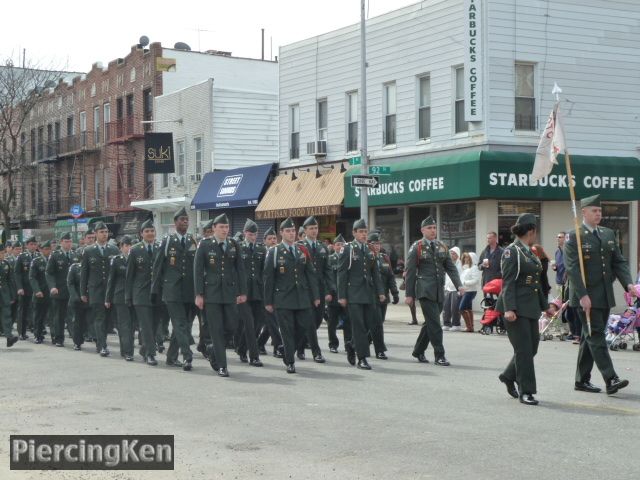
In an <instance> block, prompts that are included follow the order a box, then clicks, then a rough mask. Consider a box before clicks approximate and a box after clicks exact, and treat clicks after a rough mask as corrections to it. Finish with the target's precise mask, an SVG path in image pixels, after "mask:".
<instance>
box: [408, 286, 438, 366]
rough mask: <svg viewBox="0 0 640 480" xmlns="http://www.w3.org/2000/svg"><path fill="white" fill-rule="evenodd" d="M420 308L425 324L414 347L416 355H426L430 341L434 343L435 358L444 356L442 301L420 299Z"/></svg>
mask: <svg viewBox="0 0 640 480" xmlns="http://www.w3.org/2000/svg"><path fill="white" fill-rule="evenodd" d="M420 308H421V309H422V315H423V316H424V324H423V325H422V328H421V329H420V333H419V334H418V339H417V340H416V344H415V346H414V347H413V354H414V355H424V352H425V351H426V350H427V347H428V346H429V343H431V345H433V352H434V354H435V358H441V357H444V345H443V344H442V326H441V325H440V314H441V313H442V303H439V302H432V301H430V300H426V299H423V298H421V299H420Z"/></svg>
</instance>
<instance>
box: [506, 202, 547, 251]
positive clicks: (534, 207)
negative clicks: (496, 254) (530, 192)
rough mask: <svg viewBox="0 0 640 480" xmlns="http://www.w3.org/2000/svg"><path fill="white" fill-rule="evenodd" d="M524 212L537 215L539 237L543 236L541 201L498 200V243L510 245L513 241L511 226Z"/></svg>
mask: <svg viewBox="0 0 640 480" xmlns="http://www.w3.org/2000/svg"><path fill="white" fill-rule="evenodd" d="M523 213H533V214H534V215H535V216H536V220H537V221H538V238H541V235H542V232H541V229H540V225H542V223H541V221H540V202H498V243H499V244H500V245H501V246H505V245H509V244H510V243H511V242H512V241H513V235H512V234H511V227H512V226H513V225H514V224H515V223H516V220H517V218H518V216H519V215H521V214H523Z"/></svg>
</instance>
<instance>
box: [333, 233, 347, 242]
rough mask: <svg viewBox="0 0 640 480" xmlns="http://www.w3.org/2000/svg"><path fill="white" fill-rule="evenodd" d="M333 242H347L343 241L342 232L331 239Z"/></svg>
mask: <svg viewBox="0 0 640 480" xmlns="http://www.w3.org/2000/svg"><path fill="white" fill-rule="evenodd" d="M333 243H347V242H345V241H344V237H343V236H342V234H341V233H340V234H338V236H337V237H336V238H335V239H334V240H333Z"/></svg>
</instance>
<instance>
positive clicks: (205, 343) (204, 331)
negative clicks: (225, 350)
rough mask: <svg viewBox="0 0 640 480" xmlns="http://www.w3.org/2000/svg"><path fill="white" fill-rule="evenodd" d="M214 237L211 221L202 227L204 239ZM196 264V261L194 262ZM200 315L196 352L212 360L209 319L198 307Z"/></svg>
mask: <svg viewBox="0 0 640 480" xmlns="http://www.w3.org/2000/svg"><path fill="white" fill-rule="evenodd" d="M211 237H213V220H209V221H208V222H207V223H205V224H204V226H203V227H202V239H203V240H205V239H208V238H211ZM194 264H195V261H194ZM196 311H197V314H198V335H199V337H198V346H197V347H196V350H197V351H199V352H200V353H202V355H203V356H204V357H205V358H206V359H207V360H210V358H209V357H210V356H211V355H210V354H212V353H213V345H212V343H211V337H210V336H209V326H208V325H207V319H206V317H205V312H204V310H202V309H200V308H198V307H196Z"/></svg>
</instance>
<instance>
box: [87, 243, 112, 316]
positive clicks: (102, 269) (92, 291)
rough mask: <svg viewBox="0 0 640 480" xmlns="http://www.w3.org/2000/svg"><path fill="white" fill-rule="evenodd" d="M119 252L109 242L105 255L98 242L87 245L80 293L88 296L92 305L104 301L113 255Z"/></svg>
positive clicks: (105, 248)
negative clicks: (101, 252)
mask: <svg viewBox="0 0 640 480" xmlns="http://www.w3.org/2000/svg"><path fill="white" fill-rule="evenodd" d="M119 253H120V252H119V251H118V249H117V248H116V247H114V246H113V245H108V244H107V245H105V247H104V256H103V255H101V254H100V248H99V247H98V244H97V243H94V244H93V245H91V246H90V247H85V249H84V251H83V253H82V262H81V265H82V267H81V269H80V295H83V296H84V295H86V296H88V297H89V303H90V304H91V305H96V304H98V305H99V304H103V303H104V296H105V292H106V290H107V279H108V278H109V265H110V264H111V257H115V256H116V255H118V254H119Z"/></svg>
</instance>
